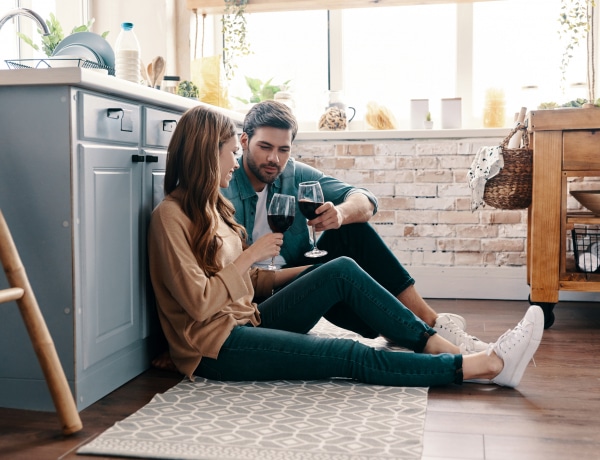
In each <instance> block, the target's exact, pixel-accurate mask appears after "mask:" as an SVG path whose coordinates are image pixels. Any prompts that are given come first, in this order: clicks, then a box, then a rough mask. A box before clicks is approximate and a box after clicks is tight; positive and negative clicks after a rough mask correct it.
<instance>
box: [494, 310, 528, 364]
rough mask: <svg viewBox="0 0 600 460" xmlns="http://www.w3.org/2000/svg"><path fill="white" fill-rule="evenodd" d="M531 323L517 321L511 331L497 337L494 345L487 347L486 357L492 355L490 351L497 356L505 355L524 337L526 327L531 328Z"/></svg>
mask: <svg viewBox="0 0 600 460" xmlns="http://www.w3.org/2000/svg"><path fill="white" fill-rule="evenodd" d="M532 325H533V323H531V322H530V321H527V320H526V319H525V318H523V319H522V320H521V321H519V324H517V325H516V326H515V327H514V328H513V329H509V330H507V331H506V332H505V333H504V334H502V335H501V336H500V337H498V340H496V342H495V343H490V344H489V345H488V349H487V352H486V353H487V354H488V356H489V355H490V354H491V353H492V350H493V351H495V352H496V354H497V355H498V356H501V355H502V354H504V353H506V352H507V351H508V350H510V349H511V348H513V347H514V346H515V345H516V344H517V343H518V342H519V341H520V340H521V339H522V338H523V337H525V336H526V334H527V331H526V329H527V328H528V327H531V326H532Z"/></svg>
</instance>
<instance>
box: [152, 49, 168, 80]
mask: <svg viewBox="0 0 600 460" xmlns="http://www.w3.org/2000/svg"><path fill="white" fill-rule="evenodd" d="M155 65H156V68H157V70H155V71H154V72H155V76H154V86H155V87H156V86H160V85H161V84H162V81H163V78H164V76H165V71H166V70H167V66H166V62H165V59H164V58H163V57H162V56H159V59H158V60H157V61H156V64H155Z"/></svg>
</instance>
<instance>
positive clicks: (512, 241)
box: [293, 138, 527, 268]
mask: <svg viewBox="0 0 600 460" xmlns="http://www.w3.org/2000/svg"><path fill="white" fill-rule="evenodd" d="M501 140H502V139H500V138H498V139H493V138H485V139H435V140H423V139H412V140H399V141H381V142H374V143H366V142H347V141H343V142H341V141H340V142H332V141H327V142H319V141H300V142H296V144H295V146H294V150H293V155H294V156H295V157H296V158H297V159H299V160H300V161H303V162H305V163H308V164H310V165H312V166H315V167H316V168H318V169H320V170H322V171H324V172H325V173H327V174H331V175H333V176H335V177H337V178H339V179H341V180H344V181H346V182H348V183H351V184H353V185H358V186H362V187H366V188H368V189H369V190H371V191H372V192H373V193H374V194H375V195H376V196H377V197H378V198H379V212H378V213H377V214H376V215H375V217H374V218H373V219H372V223H373V224H374V226H375V228H376V229H377V230H378V232H379V233H380V234H381V235H382V237H383V238H384V239H385V241H386V242H387V244H388V245H389V246H390V248H391V249H392V250H393V251H394V253H395V254H396V256H397V257H398V258H399V260H400V261H401V262H402V263H403V264H405V265H406V266H430V267H469V268H473V267H524V266H525V265H526V256H525V251H526V235H527V211H526V210H522V211H507V210H497V209H494V208H490V207H488V206H486V207H484V208H482V209H480V210H477V211H475V212H471V210H470V197H471V190H470V189H469V186H468V182H467V179H466V174H467V171H468V170H469V167H470V166H471V162H472V161H473V158H474V156H475V153H476V152H477V150H478V149H479V148H480V147H481V146H484V145H497V144H498V143H499V142H500V141H501Z"/></svg>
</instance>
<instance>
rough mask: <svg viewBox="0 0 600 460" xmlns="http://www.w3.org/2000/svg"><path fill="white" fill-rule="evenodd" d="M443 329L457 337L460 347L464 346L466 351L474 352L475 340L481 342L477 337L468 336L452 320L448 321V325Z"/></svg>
mask: <svg viewBox="0 0 600 460" xmlns="http://www.w3.org/2000/svg"><path fill="white" fill-rule="evenodd" d="M443 327H444V328H445V329H447V330H448V331H449V332H450V333H451V334H453V335H454V336H455V337H457V339H458V345H459V347H460V346H461V345H464V346H465V350H472V349H473V348H474V347H475V344H474V342H475V340H479V339H477V338H476V337H473V336H472V335H469V334H467V333H466V332H465V331H463V330H462V329H461V328H459V327H458V325H457V324H456V323H455V322H454V321H453V320H452V319H451V318H448V321H447V322H446V324H444V326H443Z"/></svg>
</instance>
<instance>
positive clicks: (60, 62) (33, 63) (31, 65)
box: [4, 57, 115, 75]
mask: <svg viewBox="0 0 600 460" xmlns="http://www.w3.org/2000/svg"><path fill="white" fill-rule="evenodd" d="M4 62H6V65H8V68H9V69H47V68H53V67H82V68H84V69H104V70H107V71H108V74H109V75H114V74H115V69H113V68H111V67H108V66H105V65H102V64H98V63H97V62H93V61H88V60H87V59H82V58H58V57H52V58H45V59H11V60H9V59H7V60H5V61H4Z"/></svg>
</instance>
